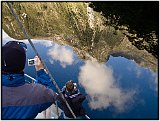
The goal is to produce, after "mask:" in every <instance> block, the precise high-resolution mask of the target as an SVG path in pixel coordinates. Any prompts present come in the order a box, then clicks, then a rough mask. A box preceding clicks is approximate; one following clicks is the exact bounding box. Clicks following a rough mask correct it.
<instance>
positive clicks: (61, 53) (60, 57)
mask: <svg viewBox="0 0 160 121" xmlns="http://www.w3.org/2000/svg"><path fill="white" fill-rule="evenodd" d="M47 55H48V56H51V58H52V59H53V60H56V61H60V63H61V66H62V67H63V68H65V67H66V66H67V65H71V64H73V61H74V59H73V51H71V50H70V49H67V47H65V46H60V45H58V44H55V45H54V46H53V47H52V48H50V49H49V50H48V52H47Z"/></svg>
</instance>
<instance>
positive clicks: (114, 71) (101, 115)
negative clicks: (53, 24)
mask: <svg viewBox="0 0 160 121" xmlns="http://www.w3.org/2000/svg"><path fill="white" fill-rule="evenodd" d="M6 40H7V41H8V39H4V40H3V43H5V42H6ZM24 42H26V43H27V41H24ZM33 42H34V44H35V47H36V49H37V50H38V52H39V54H40V55H41V57H42V59H43V60H44V61H45V63H46V64H47V66H48V68H49V70H50V72H51V73H52V75H53V77H54V79H55V80H56V82H57V84H58V85H59V87H60V88H62V87H63V85H64V84H65V82H66V81H68V80H70V79H71V80H73V81H74V82H77V83H78V87H79V89H80V91H81V92H82V93H83V94H85V95H86V96H87V100H85V102H84V104H83V105H84V107H85V109H86V112H87V115H88V116H89V117H90V118H91V119H157V118H158V91H157V89H158V80H157V76H158V75H157V74H156V73H154V72H152V71H151V70H149V69H147V68H142V67H140V66H139V65H137V64H136V63H135V62H134V61H133V60H128V59H126V58H123V57H113V56H110V58H109V60H108V61H107V62H106V63H98V62H91V61H84V60H81V59H80V58H79V57H78V56H77V55H76V54H75V53H74V52H73V49H72V48H71V47H69V46H60V45H58V44H55V43H52V42H51V41H46V40H39V41H37V40H33ZM27 46H28V51H27V58H34V56H35V54H34V52H33V50H32V48H31V46H30V45H29V44H27ZM24 71H25V73H26V74H28V75H30V76H32V77H34V78H35V77H36V71H35V68H34V67H33V66H28V65H27V64H26V67H25V70H24Z"/></svg>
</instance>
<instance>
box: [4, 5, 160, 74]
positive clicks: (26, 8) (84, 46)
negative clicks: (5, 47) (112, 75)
mask: <svg viewBox="0 0 160 121" xmlns="http://www.w3.org/2000/svg"><path fill="white" fill-rule="evenodd" d="M12 7H13V8H14V10H15V12H16V13H17V15H18V17H19V19H20V21H21V22H22V23H23V25H24V27H25V29H26V31H27V32H28V34H29V36H30V37H31V38H32V39H50V40H52V41H55V42H57V43H59V44H62V45H70V46H72V47H73V48H74V51H75V52H76V53H77V54H78V55H79V57H80V58H81V59H91V58H95V59H97V60H98V61H99V62H105V61H107V60H108V59H109V56H110V55H112V56H123V57H126V58H128V59H133V60H135V62H137V63H138V64H139V65H140V66H143V67H148V68H150V69H151V70H153V71H154V72H156V71H157V70H158V60H157V59H156V58H155V57H154V56H152V54H150V53H148V52H147V51H145V50H139V49H137V48H136V47H135V46H133V45H132V44H131V42H130V41H128V38H127V37H126V36H125V35H124V34H123V33H124V31H126V30H122V31H121V30H115V29H114V28H113V27H111V26H109V25H106V24H104V22H105V18H104V17H103V16H102V15H101V14H100V13H98V12H95V11H93V9H92V8H90V7H89V3H86V2H13V3H12ZM2 28H3V30H4V31H5V32H6V33H7V34H8V35H9V36H11V37H12V38H14V39H25V38H24V35H23V33H22V31H21V30H20V28H19V26H18V24H17V22H16V20H15V18H14V17H13V15H12V14H11V12H10V10H9V8H8V6H7V4H6V3H5V2H3V3H2Z"/></svg>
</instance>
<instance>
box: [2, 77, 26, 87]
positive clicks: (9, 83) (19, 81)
mask: <svg viewBox="0 0 160 121" xmlns="http://www.w3.org/2000/svg"><path fill="white" fill-rule="evenodd" d="M10 78H12V80H9V79H10ZM24 84H25V77H24V74H3V75H2V85H3V86H6V87H17V86H22V85H24Z"/></svg>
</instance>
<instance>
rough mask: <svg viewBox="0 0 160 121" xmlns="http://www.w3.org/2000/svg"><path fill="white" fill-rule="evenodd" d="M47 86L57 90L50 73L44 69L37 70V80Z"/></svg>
mask: <svg viewBox="0 0 160 121" xmlns="http://www.w3.org/2000/svg"><path fill="white" fill-rule="evenodd" d="M35 83H39V84H42V85H44V86H46V87H47V88H51V89H52V90H56V88H55V86H54V84H53V82H52V80H51V79H50V77H49V75H48V74H46V73H45V71H44V69H41V70H39V71H37V76H36V82H35Z"/></svg>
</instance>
